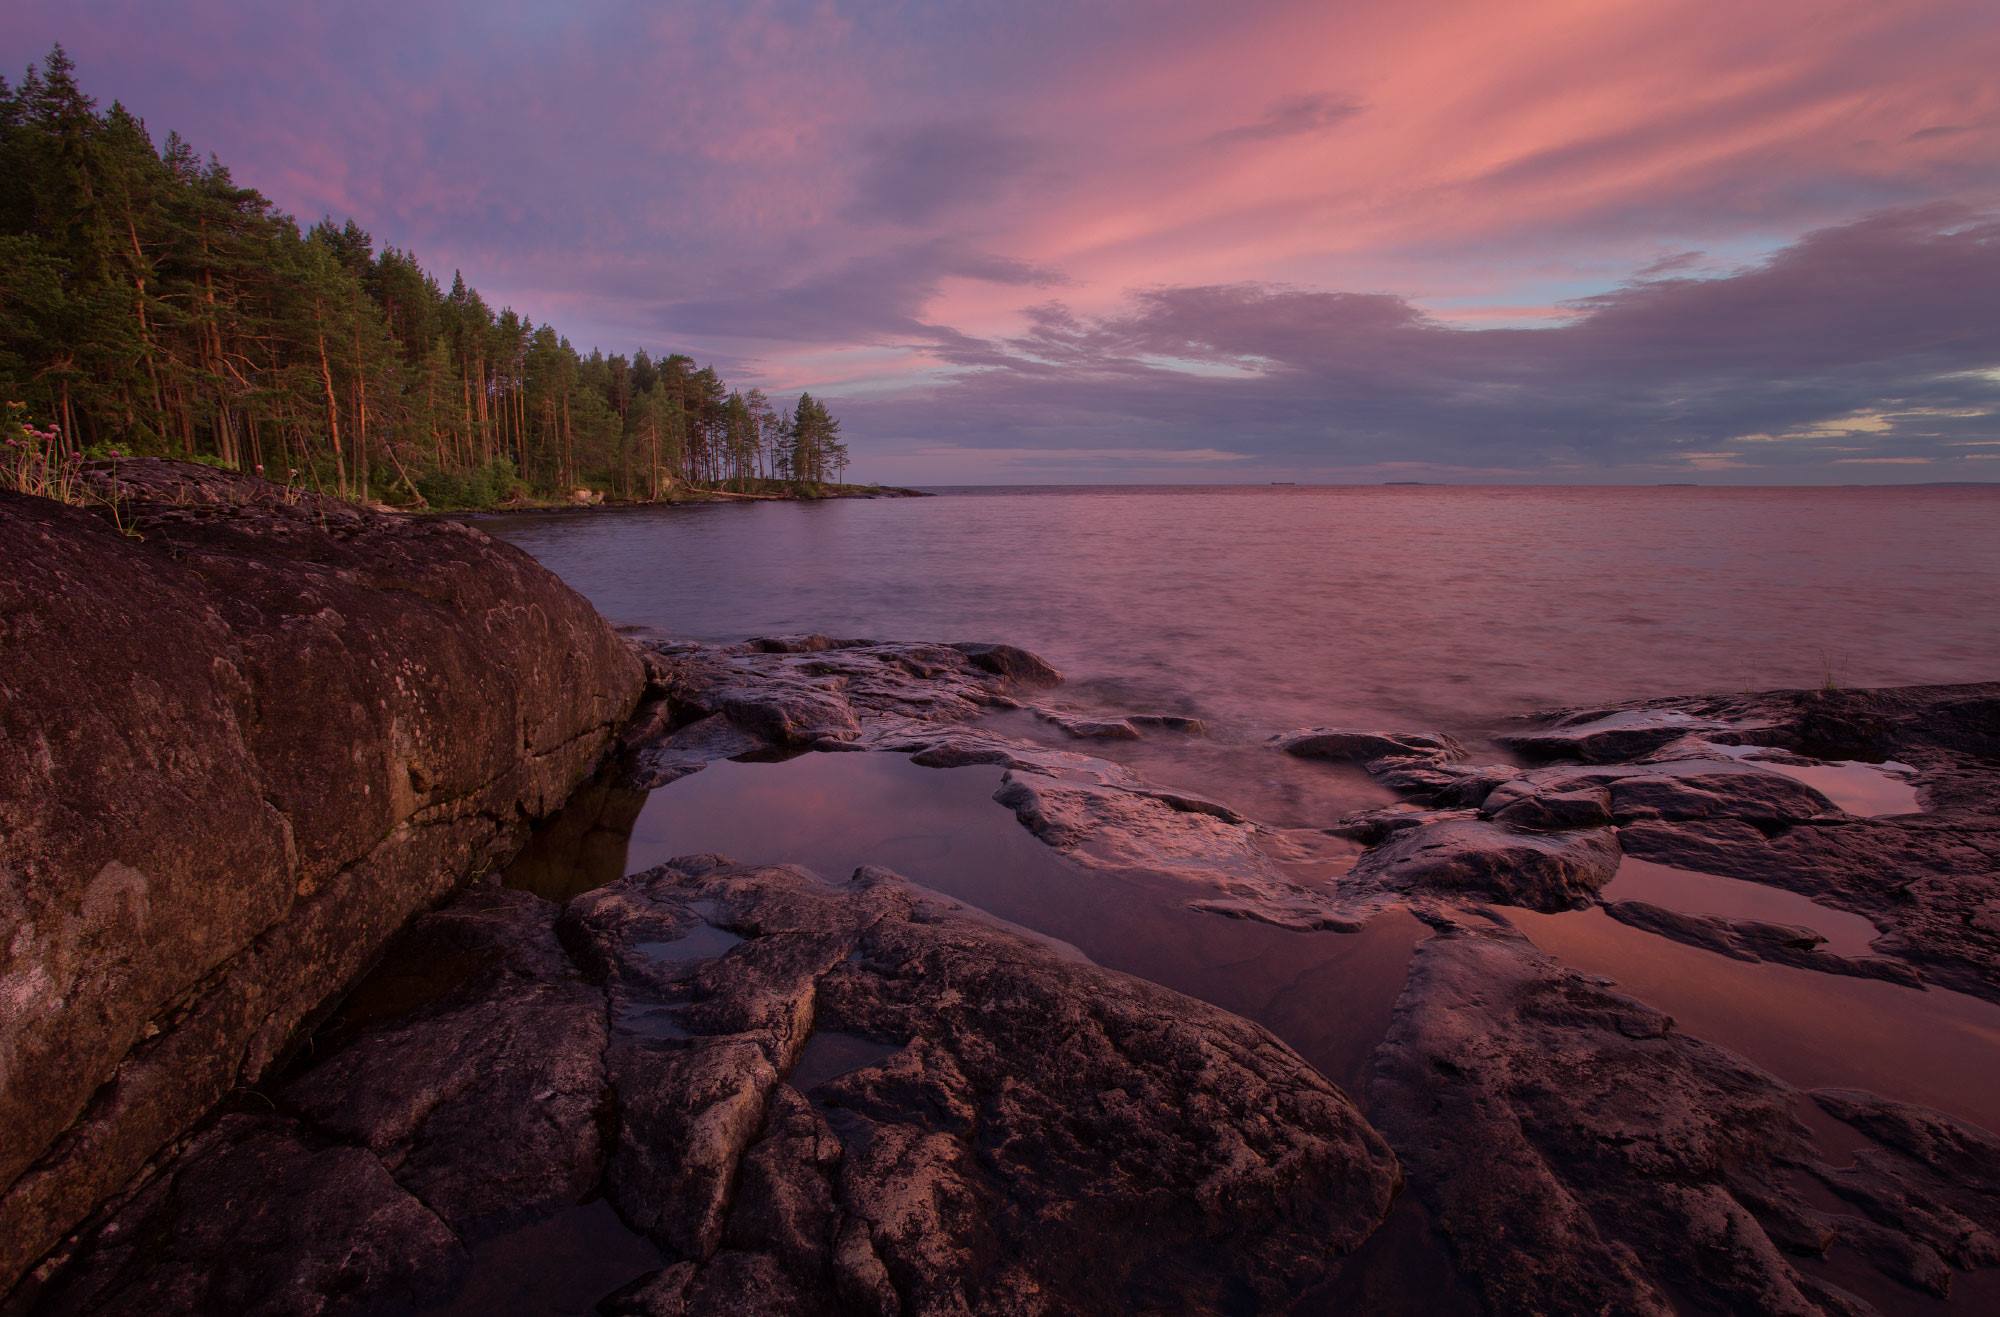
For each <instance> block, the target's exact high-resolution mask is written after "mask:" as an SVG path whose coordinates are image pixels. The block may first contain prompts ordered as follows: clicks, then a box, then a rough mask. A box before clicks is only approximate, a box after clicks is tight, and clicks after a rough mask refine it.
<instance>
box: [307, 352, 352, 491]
mask: <svg viewBox="0 0 2000 1317" xmlns="http://www.w3.org/2000/svg"><path fill="white" fill-rule="evenodd" d="M314 342H315V343H316V344H318V346H319V379H320V383H321V384H322V385H324V386H325V388H326V430H327V435H328V437H329V438H331V439H332V440H333V470H334V477H335V480H336V482H337V483H338V484H339V486H340V496H341V497H342V498H346V497H347V458H346V455H345V454H344V453H343V452H342V451H341V447H340V403H339V402H338V401H337V400H336V399H335V398H334V394H333V368H332V367H331V366H329V365H328V364H327V361H326V332H325V331H324V330H321V331H319V332H318V333H317V334H316V335H315V336H314Z"/></svg>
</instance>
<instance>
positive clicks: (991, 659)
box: [952, 643, 1062, 686]
mask: <svg viewBox="0 0 2000 1317" xmlns="http://www.w3.org/2000/svg"><path fill="white" fill-rule="evenodd" d="M952 648H953V649H955V650H957V651H958V652H959V653H961V654H963V655H964V656H965V657H966V660H967V661H968V662H970V663H971V664H972V666H974V667H975V668H978V669H979V670H980V671H982V672H989V673H991V674H993V675H994V676H996V677H1004V678H1005V679H1007V680H1008V681H1013V682H1019V683H1020V684H1022V685H1024V686H1055V685H1059V684H1060V683H1061V682H1062V673H1060V672H1058V671H1056V670H1055V668H1054V667H1052V666H1050V665H1049V664H1048V663H1045V662H1043V661H1042V660H1041V659H1040V658H1038V657H1036V656H1035V655H1033V654H1030V653H1029V652H1028V651H1027V650H1025V649H1020V648H1017V647H1015V646H1013V645H992V644H965V643H961V644H957V645H953V646H952Z"/></svg>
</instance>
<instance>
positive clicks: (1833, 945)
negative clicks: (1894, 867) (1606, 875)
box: [1601, 855, 1880, 956]
mask: <svg viewBox="0 0 2000 1317" xmlns="http://www.w3.org/2000/svg"><path fill="white" fill-rule="evenodd" d="M1601 895H1602V897H1603V899H1604V900H1605V901H1606V902H1611V901H1645V902H1647V903H1649V904H1651V905H1657V906H1660V907H1662V908H1664V909H1667V910H1675V911H1678V912H1680V913H1681V914H1685V915H1720V916H1721V917H1723V918H1725V919H1738V920H1755V921H1757V922H1760V923H1766V924H1793V925H1798V926H1802V927H1805V928H1810V929H1811V930H1812V931H1813V932H1815V933H1818V934H1819V935H1820V936H1821V937H1824V938H1825V939H1826V944H1825V946H1824V947H1823V948H1822V949H1823V950H1826V951H1830V952H1833V953H1834V954H1836V955H1841V956H1867V955H1871V954H1872V952H1870V950H1869V944H1870V943H1872V942H1873V941H1874V940H1875V938H1876V936H1877V934H1878V933H1879V932H1880V930H1879V929H1877V928H1876V927H1875V925H1874V924H1872V923H1870V922H1869V921H1868V920H1867V919H1865V918H1863V917H1862V916H1860V915H1857V914H1854V913H1852V912H1850V911H1846V910H1836V909H1834V908H1832V907H1831V906H1824V905H1821V904H1820V903H1819V902H1817V901H1815V900H1812V899H1811V898H1810V897H1804V896H1800V895H1799V894H1798V893H1797V892H1788V891H1786V890H1785V889H1783V888H1782V887H1767V886H1765V885H1764V884H1763V883H1753V882H1746V881H1744V880H1743V879H1741V878H1724V877H1722V876H1720V875H1718V874H1712V873H1697V872H1695V871H1694V870H1692V869H1676V868H1673V867H1671V866H1669V865H1665V864H1654V863H1653V862H1652V861H1650V860H1639V859H1634V858H1632V857H1631V856H1629V855H1628V856H1626V857H1625V859H1624V860H1623V861H1621V862H1620V863H1619V865H1618V873H1617V874H1616V876H1614V877H1613V878H1612V880H1611V882H1610V883H1609V884H1608V885H1607V886H1606V887H1605V889H1604V891H1603V892H1602V893H1601Z"/></svg>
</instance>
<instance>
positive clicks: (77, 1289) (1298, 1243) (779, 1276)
mask: <svg viewBox="0 0 2000 1317" xmlns="http://www.w3.org/2000/svg"><path fill="white" fill-rule="evenodd" d="M559 941H560V945H559V944H558V943H559ZM565 947H566V948H567V949H568V954H567V955H566V954H565V952H564V949H563V948H565ZM436 966H444V967H446V968H445V970H444V972H443V973H442V974H435V973H434V971H432V970H430V969H429V968H428V967H436ZM426 974H433V979H434V980H438V979H441V980H442V981H430V982H428V983H426V982H425V975H426ZM385 975H386V984H387V987H388V989H391V990H393V991H392V992H391V995H392V996H396V995H402V994H403V993H404V992H407V993H408V994H409V995H411V996H414V997H416V998H417V999H418V1001H419V1004H418V1005H416V1006H415V1008H414V1009H408V1007H407V1003H406V1004H405V1009H406V1011H407V1013H405V1014H402V1015H398V1016H395V1017H393V1018H387V1019H377V1020H375V1021H374V1022H372V1023H370V1022H369V1021H368V1016H367V1012H366V1010H361V1011H360V1012H359V1013H358V1019H357V1023H356V1025H355V1027H354V1028H353V1029H352V1030H351V1031H350V1030H345V1029H343V1030H337V1031H336V1032H337V1033H339V1034H344V1035H345V1041H344V1043H342V1044H341V1045H340V1046H338V1048H337V1050H335V1051H333V1052H332V1054H331V1055H328V1056H325V1057H324V1058H323V1059H321V1060H319V1061H318V1062H317V1063H316V1064H313V1065H311V1066H309V1067H307V1068H306V1069H304V1070H303V1071H302V1072H301V1073H300V1074H298V1075H297V1076H295V1077H293V1078H292V1079H290V1080H289V1081H288V1082H287V1083H285V1084H284V1085H283V1086H282V1087H280V1088H279V1089H277V1090H276V1092H275V1093H274V1097H275V1098H276V1103H277V1108H278V1110H277V1112H276V1113H270V1114H264V1115H254V1116H245V1115H232V1116H229V1117H226V1118H224V1119H223V1120H222V1121H220V1122H218V1123H217V1124H215V1125H214V1126H212V1127H211V1128H210V1129H208V1130H207V1131H205V1132H204V1133H203V1134H202V1135H201V1136H200V1137H199V1138H197V1139H196V1141H195V1142H194V1143H193V1144H192V1145H190V1147H189V1148H188V1149H187V1150H186V1151H185V1152H184V1153H182V1154H181V1155H180V1156H178V1157H176V1158H174V1159H172V1160H170V1161H169V1162H168V1163H167V1164H166V1165H165V1166H164V1167H162V1168H161V1170H160V1173H159V1175H158V1177H157V1178H156V1179H154V1180H153V1181H152V1182H151V1184H149V1185H148V1186H146V1187H145V1188H144V1189H142V1190H141V1191H140V1192H139V1193H138V1194H137V1195H136V1196H135V1197H133V1198H132V1199H131V1200H130V1201H129V1202H128V1203H127V1204H126V1205H125V1206H124V1207H123V1208H122V1209H121V1210H120V1211H119V1212H117V1213H116V1214H114V1215H112V1216H111V1217H110V1218H109V1219H108V1220H107V1221H106V1222H104V1223H103V1224H102V1225H101V1226H100V1227H99V1228H98V1229H96V1230H95V1231H94V1233H92V1234H90V1235H89V1236H87V1237H86V1238H85V1239H84V1240H83V1241H82V1242H81V1243H80V1244H79V1245H78V1247H77V1248H76V1249H75V1251H74V1255H73V1258H72V1260H71V1262H70V1264H69V1265H68V1266H67V1267H66V1268H65V1269H63V1270H62V1271H60V1272H59V1273H58V1274H57V1275H56V1276H55V1277H54V1278H53V1279H52V1280H51V1282H50V1283H49V1284H48V1285H47V1287H46V1288H45V1289H44V1290H43V1291H42V1292H41V1295H40V1301H41V1304H42V1308H43V1310H46V1311H51V1312H134V1313H137V1312H154V1311H159V1310H161V1309H162V1308H174V1309H186V1310H221V1309H226V1310H229V1311H240V1312H265V1311H299V1310H307V1309H308V1308H309V1309H310V1310H315V1311H318V1310H324V1311H341V1312H351V1311H368V1310H374V1309H380V1308H382V1307H384V1306H392V1305H396V1304H404V1303H410V1302H412V1301H417V1302H435V1301H437V1300H439V1299H441V1298H443V1297H445V1296H447V1295H448V1294H449V1293H451V1292H452V1291H453V1290H455V1289H457V1288H458V1287H459V1286H460V1285H461V1284H462V1282H463V1278H464V1277H465V1275H466V1273H467V1272H468V1269H470V1268H471V1267H472V1266H473V1265H474V1264H473V1259H474V1258H475V1257H476V1256H478V1255H479V1254H480V1252H481V1250H482V1249H483V1248H485V1247H486V1243H485V1241H489V1240H497V1241H498V1242H499V1243H502V1244H504V1242H505V1240H506V1239H507V1238H509V1237H510V1236H508V1235H507V1234H506V1232H508V1231H512V1230H519V1229H521V1228H522V1227H523V1223H524V1222H525V1223H529V1224H530V1225H532V1223H534V1222H536V1221H537V1220H546V1219H548V1218H550V1217H551V1216H552V1214H556V1213H559V1212H561V1211H562V1210H563V1209H564V1207H565V1205H566V1204H567V1203H569V1202H575V1201H580V1200H583V1199H585V1198H587V1197H590V1196H592V1195H600V1194H601V1195H602V1196H603V1197H604V1198H605V1199H607V1200H608V1202H609V1203H610V1205H611V1206H612V1207H614V1208H615V1209H616V1214H617V1222H618V1223H622V1224H618V1223H613V1224H612V1225H610V1226H608V1227H606V1229H607V1230H608V1231H609V1232H610V1234H612V1235H615V1236H618V1237H619V1238H618V1239H617V1240H607V1243H610V1242H618V1243H621V1245H622V1246H623V1255H626V1256H629V1255H630V1251H631V1249H630V1236H631V1235H632V1232H634V1231H636V1232H638V1233H639V1234H641V1235H643V1236H645V1237H646V1239H647V1240H648V1241H650V1247H651V1248H652V1249H653V1250H655V1256H657V1258H658V1265H657V1266H656V1267H655V1268H653V1269H651V1270H648V1271H646V1272H645V1274H637V1275H630V1276H629V1277H627V1278H626V1279H627V1281H628V1282H629V1283H625V1284H624V1285H623V1288H622V1292H621V1293H620V1294H619V1295H618V1296H617V1297H615V1298H610V1299H608V1301H607V1302H606V1303H605V1308H606V1310H607V1311H610V1312H615V1313H664V1312H675V1313H680V1312H692V1313H704V1312H714V1313H725V1312H727V1313H737V1312H771V1313H779V1312H785V1313H790V1312H804V1313H813V1312H828V1313H831V1312H834V1311H842V1312H847V1311H857V1310H859V1311H870V1312H888V1313H893V1312H898V1311H903V1312H1007V1313H1013V1312H1074V1311H1112V1310H1128V1309H1135V1308H1136V1309H1164V1308H1188V1309H1194V1310H1213V1309H1222V1308H1235V1307H1243V1306H1256V1307H1260V1308H1264V1309H1267V1310H1268V1309H1283V1308H1284V1307H1285V1306H1287V1304H1288V1303H1290V1302H1291V1301H1292V1300H1294V1299H1295V1298H1296V1297H1297V1296H1299V1295H1300V1294H1302V1293H1303V1292H1305V1291H1306V1290H1308V1289H1310V1288H1312V1287H1313V1286H1315V1285H1318V1284H1320V1283H1321V1282H1323V1281H1324V1279H1325V1278H1326V1276H1327V1274H1328V1272H1329V1270H1330V1269H1331V1268H1334V1267H1336V1266H1337V1263H1338V1259H1339V1257H1340V1256H1341V1255H1342V1254H1344V1253H1347V1252H1349V1251H1351V1250H1352V1249H1353V1248H1354V1247H1355V1246H1356V1245H1358V1244H1359V1243H1360V1242H1361V1241H1362V1240H1363V1239H1364V1238H1366V1237H1367V1236H1368V1235H1369V1233H1370V1232H1371V1231H1373V1230H1374V1229H1375V1228H1376V1226H1377V1225H1378V1223H1379V1222H1380V1221H1381V1220H1382V1218H1383V1216H1384V1215H1385V1213H1386V1212H1387V1210H1388V1207H1389V1204H1390V1201H1391V1198H1392V1196H1393V1194H1394V1193H1395V1191H1396V1187H1397V1185H1398V1183H1399V1180H1400V1175H1399V1172H1398V1170H1397V1166H1396V1162H1395V1159H1394V1157H1393V1156H1392V1155H1391V1154H1390V1153H1389V1151H1388V1149H1387V1147H1386V1145H1384V1143H1383V1142H1382V1141H1381V1139H1380V1138H1379V1137H1378V1136H1377V1135H1376V1134H1375V1132H1374V1131H1373V1129H1371V1128H1370V1127H1369V1125H1368V1124H1367V1123H1366V1122H1365V1121H1364V1120H1363V1119H1362V1118H1361V1116H1360V1115H1359V1114H1358V1113H1357V1112H1356V1111H1355V1109H1354V1107H1353V1106H1352V1105H1351V1104H1350V1103H1349V1102H1348V1101H1347V1099H1346V1098H1345V1097H1344V1096H1342V1094H1341V1093H1340V1092H1339V1091H1338V1090H1337V1089H1335V1088H1334V1087H1333V1086H1332V1085H1330V1084H1329V1083H1327V1081H1326V1080H1324V1079H1323V1078H1321V1077H1320V1075H1319V1074H1317V1073H1316V1072H1315V1071H1314V1070H1313V1069H1312V1068H1311V1067H1309V1066H1308V1065H1306V1064H1305V1063H1304V1062H1303V1061H1301V1060H1300V1059H1299V1058H1298V1057H1297V1056H1296V1055H1294V1054H1293V1053H1292V1052H1291V1051H1290V1050H1289V1049H1287V1048H1286V1047H1284V1046H1283V1045H1282V1044H1281V1043H1279V1042H1278V1041H1277V1040H1276V1039H1274V1038H1272V1037H1271V1036H1270V1035H1269V1034H1267V1033H1266V1032H1264V1031H1263V1030H1262V1029H1260V1028H1258V1027H1256V1026H1254V1025H1251V1024H1248V1023H1246V1022H1244V1021H1243V1020H1241V1019H1238V1018H1237V1017H1235V1016H1232V1015H1229V1014H1227V1013H1226V1012H1223V1011H1220V1010H1217V1009H1215V1008H1213V1007H1210V1006H1207V1005H1204V1004H1202V1003H1199V1002H1195V1001H1191V1000H1189V999H1187V998H1185V997H1181V996H1179V995H1178V994H1176V993H1173V992H1170V991H1167V990H1165V989H1163V988H1159V987H1156V986H1154V985H1151V984H1149V983H1146V982H1144V981H1142V980H1138V979H1133V978H1129V977H1127V976H1124V975H1120V974H1115V973H1111V972H1108V971H1105V970H1101V969H1099V968H1097V967H1095V966H1093V965H1090V964H1088V963H1086V962H1082V961H1079V960H1076V959H1074V958H1072V957H1071V956H1069V955H1067V954H1065V953H1064V952H1063V951H1061V950H1059V949H1057V948H1054V947H1052V946H1051V945H1049V944H1046V943H1043V942H1040V941H1038V940H1036V939H1033V938H1031V937H1029V936H1026V935H1023V934H1020V933H1017V932H1014V931H1011V930H1009V929H1007V928H1005V927H1002V926H998V925H996V924H994V923H992V922H991V921H989V920H987V919H984V918H983V917H980V916H976V915H973V914H970V913H969V912H966V911H964V910H962V909H960V908H957V907H955V906H952V905H950V904H949V903H946V902H944V901H942V900H941V899H939V898H936V897H932V896H930V895H928V894H926V893H924V892H922V891H921V890H920V889H915V888H912V887H910V886H909V885H907V884H905V883H903V882H901V881H900V880H898V879H896V878H894V877H893V876H891V875H889V874H886V873H883V872H881V871H869V870H864V871H863V872H862V873H861V874H859V875H857V876H856V878H855V880H854V881H852V882H851V883H847V884H828V883H825V882H823V881H821V880H819V879H817V878H815V877H813V876H811V875H809V874H806V873H804V872H802V871H799V870H796V869H788V868H738V867H732V866H730V865H728V864H727V863H726V862H722V861H717V860H714V859H695V860H684V861H679V862H676V864H674V865H670V866H666V867H663V868H661V869H658V870H654V871H652V872H651V873H648V874H645V875H641V876H639V877H637V878H632V879H626V880H623V881H621V882H619V883H616V884H613V885H612V886H609V887H606V888H603V889H600V890H598V891H595V892H591V893H588V894H586V895H584V896H581V897H578V898H576V899H575V900H573V901H571V902H570V903H569V905H568V906H567V907H564V908H559V907H556V906H552V905H549V904H546V903H544V902H541V901H539V900H537V899H535V898H532V897H529V896H527V895H525V894H523V893H517V892H506V891H499V890H495V889H475V890H474V891H472V892H469V893H467V894H466V895H464V896H463V897H461V898H459V899H458V900H457V901H456V902H454V903H453V904H452V905H450V906H448V907H446V908H445V909H444V910H442V911H440V912H439V913H437V914H434V915H431V916H428V917H427V918H426V919H424V920H423V921H420V923H419V924H418V925H417V927H416V929H415V931H414V932H413V934H412V935H411V937H410V938H409V939H406V941H405V943H404V944H402V945H401V947H400V948H399V953H398V956H397V958H395V959H392V961H391V962H390V965H389V966H388V967H387V969H386V970H385ZM381 977H382V976H378V978H381ZM363 1005H364V1006H365V1003H364V1004H363ZM607 1022H608V1023H607ZM253 1184H254V1185H258V1186H259V1188H258V1191H256V1192H251V1191H249V1189H248V1186H251V1185H253ZM287 1221H290V1222H295V1223H297V1224H298V1225H300V1226H302V1227H304V1228H301V1229H286V1228H285V1226H284V1222H287ZM249 1241H254V1245H255V1246H254V1247H247V1248H246V1247H243V1246H242V1245H243V1244H244V1243H245V1242H249ZM586 1281H588V1283H595V1284H603V1279H602V1277H596V1278H594V1279H592V1278H579V1283H580V1284H582V1283H585V1282H586ZM612 1288H618V1286H617V1285H616V1284H608V1285H604V1291H603V1292H588V1291H585V1292H578V1293H574V1294H572V1295H570V1296H569V1298H570V1301H571V1302H572V1304H573V1306H575V1307H578V1308H581V1307H586V1306H588V1305H589V1304H590V1303H591V1302H593V1301H595V1300H599V1299H604V1298H606V1293H607V1292H608V1291H609V1290H610V1289H612ZM307 1296H316V1297H314V1298H313V1300H312V1302H310V1303H302V1300H303V1299H305V1298H306V1297H307Z"/></svg>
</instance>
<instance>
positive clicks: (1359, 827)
mask: <svg viewBox="0 0 2000 1317" xmlns="http://www.w3.org/2000/svg"><path fill="white" fill-rule="evenodd" d="M1475 817H1477V814H1476V813H1475V811H1473V810H1469V809H1427V808H1425V807H1424V806H1422V805H1414V804H1411V803H1410V802H1408V801H1403V800H1399V801H1397V802H1396V803H1395V804H1393V805H1384V806H1382V807H1381V808H1380V809H1367V810H1362V811H1360V812H1359V813H1356V814H1349V815H1348V816H1347V817H1346V818H1344V819H1342V820H1341V821H1340V822H1339V823H1337V824H1335V825H1334V826H1333V827H1332V828H1330V829H1329V831H1330V832H1332V833H1333V834H1334V835H1336V836H1340V837H1347V838H1350V839H1351V840H1354V841H1358V842H1361V843H1363V844H1364V845H1368V846H1373V845H1375V844H1376V843H1377V842H1381V841H1384V840H1386V839H1388V838H1390V837H1393V836H1395V835H1396V834H1397V833H1399V832H1407V831H1409V830H1410V829H1412V828H1421V827H1423V826H1424V825H1426V824H1430V823H1441V822H1443V821H1444V820H1446V819H1469V818H1475Z"/></svg>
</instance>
